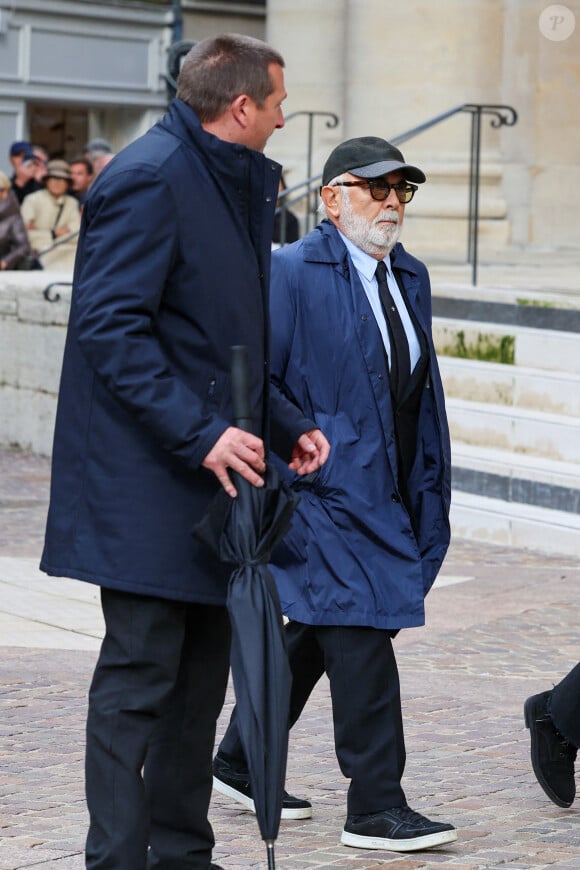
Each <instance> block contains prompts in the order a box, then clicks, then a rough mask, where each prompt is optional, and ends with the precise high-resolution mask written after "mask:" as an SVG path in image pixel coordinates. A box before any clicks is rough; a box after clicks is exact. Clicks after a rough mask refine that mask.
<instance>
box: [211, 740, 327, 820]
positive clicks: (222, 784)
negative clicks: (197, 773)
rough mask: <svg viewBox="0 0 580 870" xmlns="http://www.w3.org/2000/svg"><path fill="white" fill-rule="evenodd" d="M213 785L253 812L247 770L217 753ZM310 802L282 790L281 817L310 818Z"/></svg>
mask: <svg viewBox="0 0 580 870" xmlns="http://www.w3.org/2000/svg"><path fill="white" fill-rule="evenodd" d="M213 787H214V789H215V790H216V791H218V792H219V793H220V794H223V795H226V797H230V798H233V800H235V801H238V803H240V804H242V805H243V806H245V807H246V809H248V810H250V811H251V812H253V813H255V812H256V809H255V806H254V799H253V797H252V787H251V785H250V779H249V775H248V772H247V770H243V769H241V768H237V767H236V766H235V765H233V764H230V762H229V761H228V760H227V759H226V758H224V757H223V756H221V755H220V754H219V753H218V754H217V755H216V757H215V758H214V761H213ZM310 818H312V804H311V803H310V801H307V800H302V799H301V798H297V797H294V796H293V795H291V794H288V792H286V791H285V792H284V797H283V800H282V819H286V820H288V819H293V820H296V819H310Z"/></svg>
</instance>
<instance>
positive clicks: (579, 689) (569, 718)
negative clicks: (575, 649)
mask: <svg viewBox="0 0 580 870" xmlns="http://www.w3.org/2000/svg"><path fill="white" fill-rule="evenodd" d="M550 715H551V716H552V720H553V722H554V725H555V726H556V728H557V729H558V731H559V732H560V734H562V735H563V736H564V737H565V738H566V740H567V741H568V743H571V744H572V746H575V747H576V749H580V662H579V663H578V664H577V665H576V666H575V667H573V668H572V670H571V671H570V673H569V674H567V675H566V676H565V677H564V679H563V680H561V681H560V682H559V683H558V685H557V686H554V689H553V691H552V697H551V699H550Z"/></svg>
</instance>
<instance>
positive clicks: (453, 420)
mask: <svg viewBox="0 0 580 870" xmlns="http://www.w3.org/2000/svg"><path fill="white" fill-rule="evenodd" d="M447 413H448V417H449V427H450V430H451V437H452V439H453V441H455V442H461V443H463V444H471V445H478V446H481V447H490V448H497V449H501V450H506V451H510V452H513V453H523V454H528V455H532V456H540V457H545V458H546V459H550V460H557V461H560V462H574V463H580V418H575V417H569V416H565V415H563V414H551V413H542V414H538V412H537V411H535V410H528V409H525V408H515V407H506V406H504V405H498V404H492V403H484V402H470V401H465V400H464V399H455V398H449V399H448V400H447Z"/></svg>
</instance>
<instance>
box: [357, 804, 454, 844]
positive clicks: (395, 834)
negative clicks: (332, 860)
mask: <svg viewBox="0 0 580 870" xmlns="http://www.w3.org/2000/svg"><path fill="white" fill-rule="evenodd" d="M456 839H457V831H456V830H455V828H454V827H453V825H446V824H443V823H440V822H432V821H431V820H430V819H426V818H425V816H422V815H420V814H419V813H416V812H415V811H414V810H412V809H411V808H410V807H391V809H389V810H383V811H382V812H380V813H371V814H370V815H368V816H347V819H346V824H345V826H344V830H343V832H342V836H341V838H340V842H341V843H343V845H345V846H355V847H356V848H358V849H389V850H390V851H391V852H416V851H418V850H420V849H431V848H432V847H433V846H442V845H443V844H444V843H452V842H453V841H454V840H456Z"/></svg>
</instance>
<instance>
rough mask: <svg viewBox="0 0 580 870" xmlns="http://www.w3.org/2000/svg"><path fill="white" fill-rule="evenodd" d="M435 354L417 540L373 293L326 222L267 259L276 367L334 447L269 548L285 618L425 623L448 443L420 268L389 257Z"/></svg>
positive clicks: (442, 518) (446, 495) (436, 560)
mask: <svg viewBox="0 0 580 870" xmlns="http://www.w3.org/2000/svg"><path fill="white" fill-rule="evenodd" d="M392 258H393V263H394V266H395V268H396V269H398V270H399V274H400V276H401V280H402V284H403V287H404V291H405V293H406V295H407V298H408V300H409V303H410V305H411V306H412V309H413V311H414V312H415V314H416V316H417V320H418V323H419V325H420V327H421V329H422V330H423V332H424V335H425V339H426V342H427V347H428V353H429V369H428V377H427V381H426V383H425V386H424V388H423V392H422V397H421V403H420V410H419V423H418V443H417V455H416V460H415V464H414V466H413V468H412V471H411V473H410V479H409V482H408V489H409V494H410V497H411V500H412V503H413V506H414V513H415V516H416V521H417V522H416V525H417V527H418V534H417V536H416V535H415V533H414V531H413V528H412V526H411V522H410V519H409V514H408V513H407V511H406V509H405V507H404V505H403V502H402V501H401V499H400V497H399V495H398V484H397V457H396V449H395V436H394V429H393V408H392V404H391V396H390V390H389V378H388V373H387V368H386V356H385V353H384V347H383V344H382V340H381V336H380V333H379V329H378V326H377V323H376V320H375V318H374V316H373V312H372V309H371V307H370V304H369V302H368V299H367V296H366V294H365V292H364V290H363V287H362V285H361V283H360V280H359V278H358V275H357V272H356V270H355V268H354V267H353V265H352V262H351V260H350V257H349V255H348V252H347V250H346V246H345V245H344V243H343V242H342V240H341V238H340V235H339V233H338V231H337V230H336V229H335V227H334V226H333V225H332V224H331V223H329V222H328V221H324V222H323V223H322V224H321V225H320V226H319V227H317V228H316V229H314V230H313V231H312V232H311V233H309V234H308V235H307V236H306V237H305V238H304V239H303V240H301V241H299V242H296V243H294V244H293V245H289V246H287V247H286V248H283V249H281V250H279V251H276V252H275V253H274V254H273V257H272V278H271V291H270V293H271V320H272V375H273V377H274V378H275V380H276V382H277V383H278V384H279V385H280V387H281V388H282V389H283V390H284V391H285V392H286V394H287V395H288V396H289V397H290V398H291V399H292V401H294V402H295V403H296V404H297V405H298V406H299V407H300V408H302V410H303V411H304V413H305V414H306V415H307V416H309V417H312V418H313V419H314V420H315V421H316V425H317V426H319V427H320V429H321V430H322V431H323V432H324V434H325V435H326V437H327V438H328V440H329V441H330V444H331V447H332V449H331V452H330V458H329V459H328V461H327V462H326V464H325V465H324V466H322V468H321V469H320V470H319V471H318V472H316V473H315V475H314V476H312V477H310V476H309V477H307V478H305V479H304V480H296V481H295V482H294V484H295V486H297V487H298V488H300V491H301V496H302V497H301V500H300V504H299V505H298V509H297V512H296V514H295V518H294V520H293V524H292V528H291V530H290V532H289V533H288V535H287V536H286V538H285V539H284V541H283V542H282V544H281V545H280V546H279V547H278V548H277V550H276V551H275V554H274V565H273V571H274V574H275V577H276V581H277V585H278V589H279V591H280V596H281V600H282V605H283V609H284V612H285V613H286V614H287V615H288V616H289V617H290V618H291V619H295V620H297V621H300V622H304V623H307V624H315V625H359V626H373V627H375V628H390V629H399V628H404V627H407V626H415V625H422V624H423V622H424V597H425V595H426V593H427V592H428V590H429V588H430V587H431V585H432V583H433V581H434V579H435V577H436V575H437V572H438V570H439V568H440V566H441V562H442V560H443V557H444V555H445V552H446V550H447V547H448V544H449V503H450V448H449V434H448V427H447V420H446V414H445V404H444V397H443V388H442V385H441V378H440V374H439V368H438V365H437V360H436V357H435V350H434V347H433V341H432V335H431V288H430V283H429V276H428V274H427V270H426V268H425V266H424V265H423V264H422V263H421V262H420V261H419V260H416V259H415V258H414V257H411V256H410V255H409V254H408V253H407V252H406V251H405V250H404V248H403V247H402V245H400V244H398V245H397V246H396V248H395V250H394V253H393V255H392Z"/></svg>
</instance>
